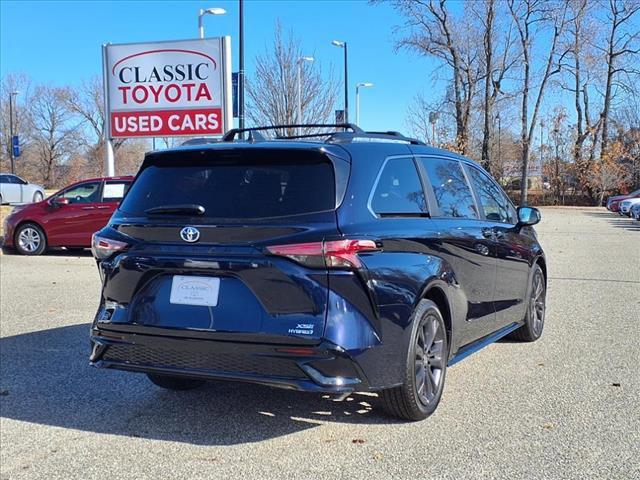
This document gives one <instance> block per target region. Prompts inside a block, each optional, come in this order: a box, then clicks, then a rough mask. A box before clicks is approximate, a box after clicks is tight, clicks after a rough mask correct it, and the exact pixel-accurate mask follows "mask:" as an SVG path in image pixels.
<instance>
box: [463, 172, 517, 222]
mask: <svg viewBox="0 0 640 480" xmlns="http://www.w3.org/2000/svg"><path fill="white" fill-rule="evenodd" d="M467 172H469V174H470V177H471V182H473V186H474V188H475V189H476V194H477V195H478V198H479V200H480V204H481V205H482V208H483V210H484V216H485V217H486V219H487V220H491V221H494V222H502V223H515V215H516V212H515V211H514V209H513V206H512V205H511V203H510V202H509V200H507V198H506V196H505V195H504V193H502V190H501V189H500V188H498V186H497V185H496V184H495V183H494V182H493V181H492V180H491V179H490V178H489V177H488V176H487V175H486V174H484V173H483V172H481V171H480V170H478V169H477V168H474V167H468V168H467Z"/></svg>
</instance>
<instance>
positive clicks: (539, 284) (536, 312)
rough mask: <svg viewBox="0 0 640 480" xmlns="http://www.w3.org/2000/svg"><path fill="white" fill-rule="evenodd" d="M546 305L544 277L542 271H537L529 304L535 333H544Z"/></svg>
mask: <svg viewBox="0 0 640 480" xmlns="http://www.w3.org/2000/svg"><path fill="white" fill-rule="evenodd" d="M545 306H546V289H545V285H544V278H543V277H542V274H541V273H540V272H537V273H536V275H535V277H534V278H533V287H532V289H531V303H530V305H529V309H530V310H529V315H530V316H529V318H530V319H531V322H532V323H531V326H532V328H533V333H534V334H535V335H536V336H538V335H540V334H541V333H542V328H543V327H544V313H545Z"/></svg>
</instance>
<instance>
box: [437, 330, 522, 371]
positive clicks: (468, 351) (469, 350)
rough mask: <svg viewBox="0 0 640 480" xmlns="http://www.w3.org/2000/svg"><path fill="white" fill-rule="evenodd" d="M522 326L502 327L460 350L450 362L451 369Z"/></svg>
mask: <svg viewBox="0 0 640 480" xmlns="http://www.w3.org/2000/svg"><path fill="white" fill-rule="evenodd" d="M520 326H521V324H519V323H512V324H511V325H507V326H506V327H502V328H501V329H500V330H498V331H496V332H494V333H492V334H491V335H487V336H486V337H482V338H481V339H479V340H476V341H475V342H473V343H470V344H469V345H465V346H464V347H462V348H461V349H460V350H458V353H456V355H455V357H453V358H452V359H451V360H449V363H448V366H449V367H451V366H452V365H455V364H456V363H458V362H459V361H460V360H464V359H465V358H467V357H468V356H469V355H472V354H474V353H476V352H477V351H478V350H481V349H482V348H484V347H486V346H487V345H490V344H492V343H494V342H497V341H498V340H500V339H501V338H502V337H504V336H506V335H509V334H510V333H511V332H513V331H514V330H517V329H518V328H520Z"/></svg>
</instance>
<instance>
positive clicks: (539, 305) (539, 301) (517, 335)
mask: <svg viewBox="0 0 640 480" xmlns="http://www.w3.org/2000/svg"><path fill="white" fill-rule="evenodd" d="M546 307H547V285H546V282H545V278H544V273H543V272H542V268H540V265H538V264H537V263H536V264H535V266H534V268H533V275H532V276H531V289H530V292H529V300H528V305H527V313H526V314H525V320H524V325H522V326H521V327H520V328H518V329H517V330H515V331H513V332H512V333H510V334H509V336H508V337H509V338H511V339H513V340H519V341H521V342H535V341H536V340H538V339H539V338H540V337H541V336H542V331H543V330H544V317H545V312H546Z"/></svg>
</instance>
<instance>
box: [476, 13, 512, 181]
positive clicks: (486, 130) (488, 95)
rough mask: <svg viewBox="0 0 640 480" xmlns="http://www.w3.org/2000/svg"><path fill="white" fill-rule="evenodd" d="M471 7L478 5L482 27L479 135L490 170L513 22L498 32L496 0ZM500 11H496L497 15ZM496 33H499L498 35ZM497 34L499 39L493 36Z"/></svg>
mask: <svg viewBox="0 0 640 480" xmlns="http://www.w3.org/2000/svg"><path fill="white" fill-rule="evenodd" d="M472 6H474V7H475V6H480V7H481V9H482V10H481V11H480V12H478V13H477V17H478V20H479V22H480V23H481V25H482V30H483V61H484V73H483V75H484V102H483V108H482V110H483V112H482V113H483V134H482V156H481V163H482V166H483V167H484V168H485V169H486V170H487V171H489V172H492V161H491V160H492V159H491V145H492V142H493V128H492V127H493V123H494V115H493V109H494V106H495V103H496V100H497V98H498V95H500V94H503V93H504V92H503V91H502V82H503V81H504V78H505V75H506V74H507V72H508V70H509V69H510V68H511V67H512V66H513V65H514V63H515V60H514V58H512V57H513V56H512V55H511V50H512V47H513V42H512V38H511V33H512V25H511V23H509V24H508V26H507V27H506V31H500V32H499V31H498V27H499V20H497V19H496V8H500V6H501V4H500V3H498V4H496V2H495V0H484V1H483V2H477V3H473V4H472ZM499 13H500V11H498V14H499ZM498 35H499V36H498ZM497 36H498V39H497V40H498V41H496V37H497Z"/></svg>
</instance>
